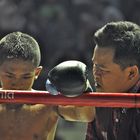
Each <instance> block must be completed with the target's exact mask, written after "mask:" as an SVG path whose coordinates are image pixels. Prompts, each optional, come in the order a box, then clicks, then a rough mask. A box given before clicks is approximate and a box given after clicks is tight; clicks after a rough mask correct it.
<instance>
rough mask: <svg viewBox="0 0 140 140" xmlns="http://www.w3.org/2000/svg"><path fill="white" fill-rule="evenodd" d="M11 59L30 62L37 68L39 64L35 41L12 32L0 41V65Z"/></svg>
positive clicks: (28, 36) (23, 34)
mask: <svg viewBox="0 0 140 140" xmlns="http://www.w3.org/2000/svg"><path fill="white" fill-rule="evenodd" d="M11 59H23V60H25V61H31V63H32V64H33V65H34V66H35V67H37V66H39V64H40V59H41V55H40V49H39V45H38V43H37V42H36V40H35V39H34V38H33V37H31V36H30V35H28V34H25V33H21V32H13V33H9V34H7V35H6V36H5V37H3V38H2V39H1V40H0V65H1V64H2V63H3V62H4V61H6V60H11Z"/></svg>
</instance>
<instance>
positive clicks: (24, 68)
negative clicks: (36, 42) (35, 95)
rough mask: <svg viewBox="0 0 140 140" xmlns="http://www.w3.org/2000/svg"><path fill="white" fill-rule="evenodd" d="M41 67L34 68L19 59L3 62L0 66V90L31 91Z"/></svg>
mask: <svg viewBox="0 0 140 140" xmlns="http://www.w3.org/2000/svg"><path fill="white" fill-rule="evenodd" d="M41 69H42V67H38V68H35V67H34V66H33V65H32V64H31V63H30V62H28V61H23V60H21V59H14V60H10V61H5V62H4V63H3V64H2V65H1V66H0V81H1V86H2V89H6V90H31V89H32V85H33V82H34V80H35V79H37V77H38V75H39V74H40V71H41Z"/></svg>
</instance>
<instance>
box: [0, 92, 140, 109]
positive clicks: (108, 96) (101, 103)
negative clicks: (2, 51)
mask: <svg viewBox="0 0 140 140" xmlns="http://www.w3.org/2000/svg"><path fill="white" fill-rule="evenodd" d="M0 103H26V104H46V105H76V106H96V107H127V108H140V94H138V93H98V92H92V93H85V94H83V95H81V96H78V97H65V96H63V95H61V94H60V95H51V94H49V93H48V92H46V91H22V90H19V91H17V90H0Z"/></svg>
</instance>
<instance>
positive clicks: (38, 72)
mask: <svg viewBox="0 0 140 140" xmlns="http://www.w3.org/2000/svg"><path fill="white" fill-rule="evenodd" d="M42 68H43V67H42V66H39V67H37V68H36V69H35V79H37V78H38V76H39V75H40V72H41V70H42Z"/></svg>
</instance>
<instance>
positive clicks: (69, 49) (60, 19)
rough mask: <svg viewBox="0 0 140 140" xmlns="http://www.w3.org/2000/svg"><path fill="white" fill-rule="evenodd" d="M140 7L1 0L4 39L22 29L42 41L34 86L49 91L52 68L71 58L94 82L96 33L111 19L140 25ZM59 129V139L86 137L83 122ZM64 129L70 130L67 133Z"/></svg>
mask: <svg viewBox="0 0 140 140" xmlns="http://www.w3.org/2000/svg"><path fill="white" fill-rule="evenodd" d="M139 7H140V0H0V38H2V37H3V36H4V35H6V34H7V33H9V32H13V31H22V32H25V33H28V34H30V35H31V36H33V37H34V38H35V39H36V40H37V41H38V43H39V45H40V49H41V53H42V60H41V65H42V66H43V67H44V69H43V71H42V73H41V75H40V77H39V78H38V80H37V81H35V84H34V89H38V90H45V80H46V78H47V73H48V71H49V70H50V69H52V68H53V67H54V66H55V65H57V64H58V63H60V62H62V61H66V60H70V59H72V60H80V61H82V62H84V63H85V64H86V65H88V68H89V79H90V81H91V83H93V79H92V62H91V58H92V53H93V48H94V42H93V40H92V35H93V34H94V32H95V31H96V30H97V29H98V28H100V27H101V26H103V25H104V24H106V23H107V22H110V21H118V20H127V21H133V22H135V23H137V24H140V8H139ZM60 122H61V121H60ZM77 126H78V127H77ZM59 128H60V129H59V130H58V131H59V132H60V133H59V134H57V135H56V140H58V139H59V140H60V139H61V140H67V138H68V137H71V136H72V135H73V136H74V139H79V137H78V135H77V133H79V135H81V137H82V138H80V140H82V139H84V138H83V135H84V134H83V132H84V131H85V124H83V126H82V128H81V124H78V125H77V123H69V122H63V121H62V122H61V123H60V124H59ZM73 128H75V129H73ZM62 129H63V130H68V131H67V132H65V136H64V133H62V132H64V131H63V130H62ZM79 129H80V130H79ZM74 132H75V133H74ZM80 132H81V134H80ZM60 134H61V135H60ZM82 134H83V135H82ZM68 135H70V136H68ZM76 136H77V137H76ZM69 140H71V138H69Z"/></svg>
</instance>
